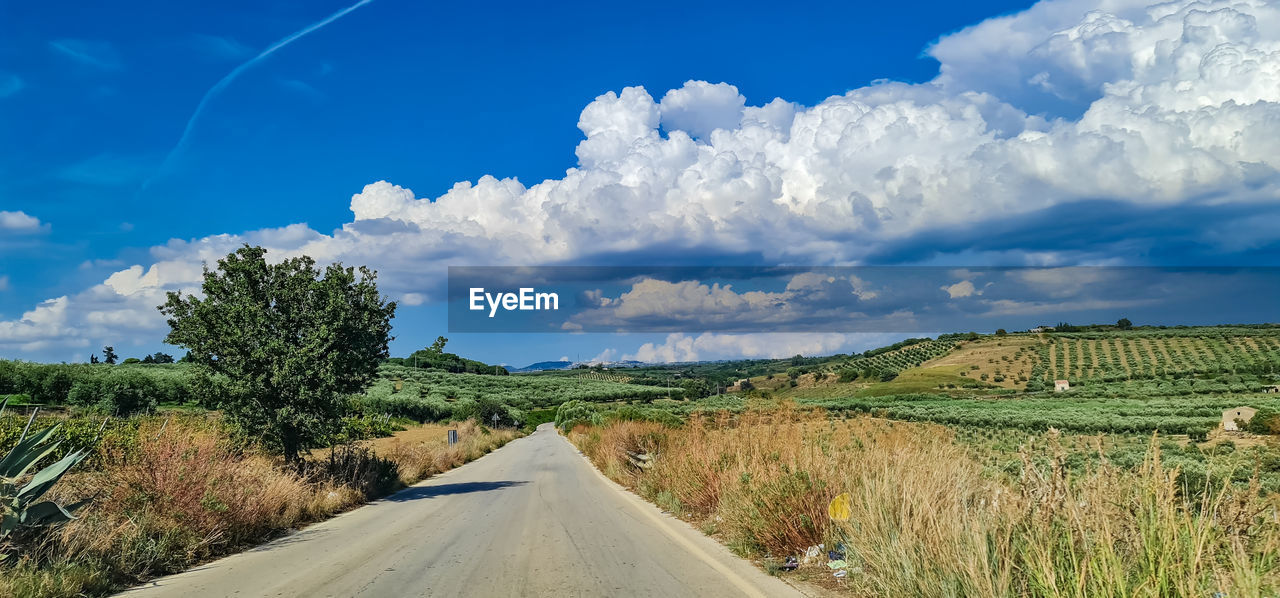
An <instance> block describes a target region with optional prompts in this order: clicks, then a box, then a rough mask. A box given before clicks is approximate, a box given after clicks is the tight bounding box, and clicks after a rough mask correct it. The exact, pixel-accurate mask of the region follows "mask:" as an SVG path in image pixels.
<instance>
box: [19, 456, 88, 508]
mask: <svg viewBox="0 0 1280 598" xmlns="http://www.w3.org/2000/svg"><path fill="white" fill-rule="evenodd" d="M88 455H89V453H87V452H85V451H84V450H83V449H81V450H78V451H76V452H74V453H70V454H68V455H67V456H65V457H63V458H62V459H61V460H60V461H58V462H57V463H54V464H53V465H50V466H48V467H46V468H44V469H41V470H40V471H39V472H36V475H34V476H32V477H31V481H30V482H27V485H26V486H23V487H22V489H21V490H19V491H18V502H19V504H21V505H27V504H30V503H31V502H32V501H34V500H35V499H37V498H40V496H41V495H43V494H44V493H45V492H47V491H48V490H49V488H52V487H53V485H54V484H56V483H58V480H60V479H62V476H63V475H65V474H66V473H67V471H68V470H70V469H71V468H72V467H75V466H76V464H77V463H79V462H81V461H83V460H84V458H85V457H87V456H88Z"/></svg>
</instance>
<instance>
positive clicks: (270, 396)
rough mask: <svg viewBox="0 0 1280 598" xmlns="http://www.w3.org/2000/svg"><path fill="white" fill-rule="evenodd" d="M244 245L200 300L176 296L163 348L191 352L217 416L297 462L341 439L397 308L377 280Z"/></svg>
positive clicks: (165, 308) (383, 351) (212, 274)
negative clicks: (336, 434)
mask: <svg viewBox="0 0 1280 598" xmlns="http://www.w3.org/2000/svg"><path fill="white" fill-rule="evenodd" d="M266 253H267V252H266V250H265V249H263V248H261V247H251V246H249V245H245V246H244V247H241V248H240V249H238V250H236V251H235V253H232V254H229V255H227V257H225V258H223V259H221V260H218V267H217V269H216V270H210V269H209V268H208V267H207V266H206V267H205V270H204V284H203V285H202V287H201V288H202V290H203V294H204V297H203V298H199V297H195V296H192V295H188V296H186V297H183V296H182V295H181V294H180V293H175V292H170V293H169V294H168V300H167V301H166V302H165V304H164V305H162V306H160V311H161V312H163V313H164V314H165V315H166V316H168V317H169V327H170V332H169V335H168V337H166V339H165V342H166V343H169V344H171V345H180V346H183V347H186V348H188V349H190V351H191V353H190V356H191V358H192V360H193V362H194V363H195V364H196V367H197V368H198V369H200V370H203V371H204V373H205V374H207V375H206V376H205V377H204V379H205V380H206V383H208V384H209V385H210V387H211V388H213V389H216V394H217V399H216V400H217V403H218V406H219V407H221V408H222V409H223V411H224V412H225V413H226V414H227V416H229V417H230V419H231V420H232V421H234V422H235V423H236V424H238V425H239V426H240V427H241V428H243V429H244V430H245V431H246V432H248V433H249V434H250V435H252V436H255V437H258V438H262V439H263V440H264V441H266V444H267V445H268V446H269V447H272V448H275V449H276V450H279V451H280V452H281V453H282V454H283V455H284V456H285V458H286V459H288V460H289V461H291V462H296V461H298V460H299V459H300V458H299V455H300V453H301V451H303V450H305V449H307V448H310V447H312V446H315V445H316V443H317V442H318V441H319V440H320V439H322V438H323V437H324V436H326V435H327V434H329V433H331V432H332V431H334V430H335V429H336V426H337V425H338V424H339V423H340V419H341V417H342V415H344V412H345V409H346V402H345V400H344V398H345V397H346V395H350V394H353V393H357V392H361V391H363V390H364V389H365V388H366V387H367V386H368V384H369V383H370V382H371V381H372V379H373V377H374V375H375V374H376V373H377V369H378V363H379V362H380V361H381V360H383V359H386V358H387V343H388V342H390V340H391V336H390V331H391V318H392V317H394V315H395V308H396V305H395V303H393V302H389V301H386V300H385V298H383V297H382V296H380V295H379V294H378V288H377V286H376V285H375V284H374V280H375V279H376V278H377V275H376V274H375V273H374V272H372V271H370V270H368V269H367V268H364V267H361V268H360V269H359V270H358V271H357V270H354V269H352V268H344V267H342V266H341V265H340V264H333V265H330V266H328V267H327V268H325V269H324V270H323V272H322V271H321V270H320V269H319V268H317V267H316V265H315V260H313V259H311V258H310V257H307V256H303V257H298V258H290V259H287V260H284V261H283V262H281V263H279V264H268V263H267V261H266V257H265V256H266Z"/></svg>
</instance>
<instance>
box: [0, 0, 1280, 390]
mask: <svg viewBox="0 0 1280 598" xmlns="http://www.w3.org/2000/svg"><path fill="white" fill-rule="evenodd" d="M0 140H3V141H5V143H3V144H0V357H7V358H22V359H31V360H42V361H63V360H65V361H85V360H87V359H88V354H89V353H91V352H95V351H98V352H100V351H101V347H102V346H103V345H107V344H110V345H113V346H115V347H116V350H117V352H118V353H120V354H122V355H134V354H138V355H141V354H143V353H147V352H151V351H155V350H168V351H170V352H179V351H178V350H176V349H172V348H166V347H164V346H163V345H162V344H161V340H162V339H163V337H164V334H165V332H166V326H165V324H164V321H163V318H162V317H161V316H160V314H159V312H158V311H157V310H156V309H155V306H156V305H158V304H159V303H160V302H161V301H162V300H163V296H164V292H165V291H168V290H185V291H192V290H195V289H196V288H197V287H198V284H199V275H200V265H201V263H202V262H210V263H212V262H213V261H215V260H216V259H217V258H218V257H220V256H221V255H225V254H226V253H227V252H229V251H231V250H233V249H234V248H235V247H237V246H239V245H240V244H242V243H246V242H248V243H252V244H260V245H263V246H265V247H267V248H268V250H269V251H270V254H269V255H271V256H274V257H275V258H284V257H288V256H291V255H297V254H302V253H305V254H308V255H312V256H313V257H316V258H317V259H318V260H321V261H324V262H328V261H341V262H343V263H345V264H350V265H359V264H365V265H369V266H370V267H372V268H374V269H376V270H378V271H379V286H380V288H381V289H382V290H383V291H384V292H385V293H386V294H387V295H388V296H389V297H391V298H392V299H394V300H396V301H397V302H398V303H399V305H400V307H399V309H398V312H397V318H396V320H395V329H394V334H395V335H396V337H397V338H396V340H395V341H394V342H393V344H392V352H393V354H407V353H408V352H410V351H412V350H413V349H416V348H419V347H422V346H424V345H426V344H429V343H430V342H431V340H433V339H434V338H435V337H436V336H437V335H439V334H446V335H448V336H450V339H451V340H450V349H452V350H455V351H458V352H460V353H463V354H466V355H468V356H471V357H475V358H478V359H483V360H487V361H490V362H495V363H509V364H514V365H522V364H524V363H529V362H532V361H540V360H545V359H557V358H560V357H568V358H570V359H591V358H593V357H601V356H606V357H630V358H646V359H656V360H663V359H677V360H687V359H719V358H733V357H744V356H745V357H766V356H783V355H791V354H795V353H806V354H815V353H832V352H837V351H840V352H847V351H853V350H860V349H865V348H869V347H872V346H876V345H877V344H881V343H882V342H883V341H885V340H886V339H889V338H891V337H892V335H886V334H863V335H858V334H836V333H831V334H816V333H798V332H797V333H776V334H772V335H765V334H750V333H734V334H729V333H717V332H710V331H703V330H696V329H691V330H689V331H687V332H672V333H663V334H655V333H637V334H570V333H543V334H520V335H509V334H493V333H489V334H485V333H458V334H452V335H449V333H448V332H447V326H448V321H447V315H446V309H445V305H444V303H443V299H444V298H443V296H442V292H441V289H442V288H443V285H444V280H445V277H446V274H447V267H448V266H450V265H470V266H486V265H520V266H538V265H578V264H585V265H604V266H629V265H646V266H649V265H766V266H771V265H806V266H808V265H819V266H827V265H834V266H844V265H929V266H949V267H957V268H963V267H978V266H1079V265H1087V266H1095V265H1101V266H1117V265H1142V266H1145V265H1153V266H1182V265H1195V266H1275V265H1280V260H1278V259H1277V256H1280V228H1278V227H1276V226H1275V223H1276V222H1277V221H1278V220H1277V211H1280V201H1278V200H1280V197H1278V195H1280V192H1278V191H1277V183H1278V182H1280V175H1278V174H1277V168H1280V151H1277V150H1280V7H1277V6H1275V4H1274V3H1270V4H1269V3H1267V2H1263V1H1235V2H1190V1H1184V0H1174V1H1171V2H1161V3H1154V2H1151V1H1149V0H1142V1H1129V0H1046V1H1042V2H1039V3H1035V4H1031V3H1027V2H969V3H956V2H946V3H943V2H937V3H923V4H905V3H850V2H831V3H807V4H804V5H803V6H799V5H785V4H784V5H779V4H778V3H736V4H735V5H734V6H733V8H732V9H728V8H726V7H725V6H724V5H716V4H697V3H689V2H681V3H660V2H659V3H646V4H644V5H643V7H640V6H639V5H634V4H632V5H605V4H604V3H556V4H555V5H554V6H540V5H535V4H529V3H520V4H509V5H508V4H474V3H471V4H466V5H463V3H458V4H456V5H447V6H446V5H434V6H432V5H425V4H423V3H409V2H403V1H396V0H373V1H368V0H366V1H364V2H360V3H358V4H351V3H342V2H317V1H313V2H273V3H264V2H255V3H248V2H223V3H207V4H204V5H195V4H193V3H160V2H154V3H148V2H140V3H133V2H126V3H111V4H105V5H82V4H80V3H77V4H74V5H69V4H65V3H60V2H46V3H27V4H22V5H19V4H18V3H14V2H3V3H0ZM957 282H960V281H957ZM947 297H948V298H949V296H947ZM1224 312H1226V313H1223V314H1222V317H1223V318H1224V321H1232V320H1231V318H1230V315H1231V314H1230V310H1226V309H1224ZM1119 315H1127V316H1129V317H1131V318H1132V319H1134V320H1135V322H1137V323H1143V321H1142V317H1141V314H1140V312H1139V313H1126V314H1117V317H1118V316H1119ZM1135 316H1136V317H1135ZM1152 317H1154V316H1152ZM1149 320H1150V318H1149ZM1153 323H1155V322H1153ZM1159 323H1169V324H1174V323H1178V322H1159ZM899 336H902V335H899ZM645 347H648V349H645Z"/></svg>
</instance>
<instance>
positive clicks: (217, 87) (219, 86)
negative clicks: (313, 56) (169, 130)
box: [138, 0, 373, 194]
mask: <svg viewBox="0 0 1280 598" xmlns="http://www.w3.org/2000/svg"><path fill="white" fill-rule="evenodd" d="M370 2H373V0H360V1H359V2H356V3H355V4H352V5H351V6H348V7H346V8H344V9H342V10H339V11H338V12H335V13H333V14H331V15H329V16H327V17H325V18H323V19H321V20H319V21H316V22H315V23H312V24H310V25H307V26H306V27H303V28H302V29H300V30H298V31H296V32H294V33H292V34H290V35H289V36H288V37H286V38H284V39H282V40H280V41H278V42H276V43H274V44H271V45H270V46H268V47H267V49H265V50H263V51H262V52H260V53H258V55H257V56H254V57H253V58H250V59H249V60H246V61H245V62H244V63H243V64H241V65H240V66H237V67H236V68H235V69H233V70H232V71H231V72H230V73H227V74H226V76H224V77H223V78H221V79H219V80H218V82H217V83H214V84H213V87H210V88H209V91H206V92H204V96H203V97H201V98H200V103H199V104H196V110H195V112H192V113H191V118H189V119H187V126H186V127H185V128H183V129H182V137H179V138H178V143H177V144H176V145H174V146H173V149H171V150H169V153H168V154H166V155H165V157H164V161H163V162H161V163H160V168H159V169H157V170H156V172H155V174H152V175H151V176H150V177H148V178H147V180H145V181H143V182H142V188H140V189H139V190H138V193H139V194H141V193H142V192H143V191H146V190H147V187H149V186H151V181H153V180H155V179H156V177H158V176H160V175H162V174H164V173H165V171H167V170H168V169H169V163H170V162H172V161H173V158H174V156H177V155H178V154H180V153H182V150H183V149H184V148H185V147H186V145H187V138H188V137H190V136H191V129H193V128H195V124H196V121H197V120H199V119H200V114H202V113H203V112H204V107H205V106H206V105H207V104H208V103H209V101H210V100H212V99H213V97H214V96H216V95H218V94H219V93H221V92H222V90H224V89H226V88H227V86H228V85H231V82H232V81H235V80H236V77H239V76H240V73H243V72H245V71H246V70H248V69H249V68H250V67H252V66H253V65H255V64H257V63H259V62H261V61H262V59H264V58H266V57H268V56H270V55H272V54H274V53H275V51H276V50H279V49H280V48H283V47H285V46H287V45H289V44H291V43H293V42H294V41H296V40H297V39H299V38H301V37H303V36H305V35H307V34H308V33H311V32H312V31H315V30H317V29H319V28H321V27H324V26H325V25H328V24H329V23H332V22H334V21H336V20H338V19H341V18H342V17H344V16H346V14H347V13H349V12H351V11H353V10H355V9H357V8H360V7H361V6H364V5H366V4H368V3H370Z"/></svg>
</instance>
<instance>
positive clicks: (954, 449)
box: [0, 324, 1280, 596]
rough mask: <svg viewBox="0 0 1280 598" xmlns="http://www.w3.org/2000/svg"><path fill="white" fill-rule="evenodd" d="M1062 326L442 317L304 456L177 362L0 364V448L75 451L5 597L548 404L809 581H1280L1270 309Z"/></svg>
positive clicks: (1246, 591) (48, 589)
mask: <svg viewBox="0 0 1280 598" xmlns="http://www.w3.org/2000/svg"><path fill="white" fill-rule="evenodd" d="M1062 328H1064V329H1065V330H1064V331H1059V330H1048V331H1041V332H1026V331H1013V332H1005V331H1003V330H1001V331H999V332H998V333H997V334H976V333H957V334H948V335H942V336H940V337H936V338H915V339H908V340H906V341H902V342H899V343H895V344H894V345H891V346H886V347H884V348H880V349H875V350H869V351H866V352H863V353H858V354H839V355H833V356H814V357H805V356H799V355H797V356H795V357H793V358H790V359H771V360H753V361H737V362H735V361H726V362H708V363H690V364H673V365H635V366H630V367H614V368H608V369H606V368H602V367H600V366H586V365H584V366H581V367H578V368H571V369H563V370H554V371H542V372H531V373H516V374H510V373H508V372H507V371H506V370H505V369H502V368H499V367H494V366H488V365H485V364H482V363H480V362H475V361H473V360H467V359H464V358H461V357H458V356H456V355H454V354H451V353H448V352H447V351H446V348H447V345H446V344H445V343H446V342H447V341H446V340H445V339H443V338H442V339H439V340H438V341H437V343H436V344H435V345H434V346H433V347H428V348H427V349H424V350H422V351H420V352H417V353H415V354H414V355H411V356H409V358H407V359H405V358H396V359H394V360H390V359H388V360H386V361H384V363H383V364H382V365H380V366H379V367H377V369H376V373H375V374H374V375H372V376H371V377H370V378H369V381H368V384H367V386H366V387H365V388H364V389H363V390H362V391H360V392H356V393H353V394H350V395H348V396H347V397H346V398H344V399H342V406H341V409H340V419H339V420H338V422H337V424H338V425H336V426H333V427H331V428H330V430H331V431H330V432H329V433H327V434H325V435H322V436H317V437H315V438H314V442H311V443H310V444H309V445H308V446H309V447H311V448H308V449H307V450H308V451H309V452H307V453H305V454H304V455H303V457H301V458H300V460H299V461H297V462H296V463H292V462H287V461H282V460H279V459H275V458H273V457H272V454H273V452H274V454H279V453H278V452H276V451H278V450H279V448H275V449H273V448H272V447H271V446H270V445H269V444H264V443H263V442H261V441H259V440H255V439H254V437H253V436H250V435H246V434H245V433H244V432H245V430H244V427H243V425H242V424H238V423H237V422H236V421H235V420H234V419H229V418H228V417H226V416H225V415H223V414H222V412H221V411H220V410H219V398H218V395H217V394H211V391H209V390H208V389H209V388H210V386H209V383H208V382H207V381H202V379H201V378H202V376H208V375H210V373H209V368H208V366H201V365H199V364H198V363H195V362H194V360H193V362H192V363H172V364H152V363H145V364H144V363H128V364H123V363H117V364H107V363H99V364H80V365H74V364H71V365H68V364H36V363H29V362H21V361H4V362H0V385H2V386H0V393H3V396H5V397H7V399H6V400H7V403H8V405H7V409H6V411H5V413H4V414H3V416H0V438H3V445H2V446H0V449H4V450H5V451H8V450H10V449H12V448H13V447H14V446H15V444H17V443H18V441H19V438H20V437H22V435H23V434H24V432H25V433H26V435H27V437H32V436H33V435H34V436H40V437H41V438H43V444H41V445H39V446H40V447H42V448H40V458H39V459H38V460H37V461H36V462H32V463H26V465H25V467H27V471H26V472H25V473H26V475H25V478H27V479H29V478H30V472H32V471H36V470H38V469H39V467H42V466H47V465H50V464H51V463H53V462H55V461H57V462H58V464H62V463H66V461H59V460H60V459H63V458H64V457H65V456H66V455H73V456H74V455H76V454H82V458H76V459H74V460H73V462H72V465H71V467H70V468H69V469H68V470H67V471H65V472H63V471H61V470H59V471H58V472H57V473H58V476H59V477H58V478H56V481H57V483H56V485H54V486H53V487H51V488H49V489H48V490H47V498H51V499H52V500H53V501H55V502H56V503H57V504H61V505H77V506H76V507H75V519H74V520H71V521H66V522H64V523H60V524H57V525H39V526H31V525H27V526H23V525H16V526H12V525H11V524H7V526H11V527H7V528H6V535H5V550H6V552H5V554H6V556H7V557H8V558H7V559H6V563H5V565H4V567H5V568H6V569H5V571H6V575H5V577H4V581H3V584H4V585H3V590H4V592H5V593H7V594H12V595H16V596H75V595H82V594H86V593H87V594H101V593H104V592H108V591H111V590H113V589H117V588H121V587H124V586H127V585H130V584H134V583H138V582H141V581H145V580H147V579H150V578H152V577H155V576H159V575H164V574H167V573H173V572H177V571H181V570H182V569H184V568H187V567H190V566H193V565H196V564H199V563H201V562H204V561H206V560H208V559H210V558H214V557H217V556H218V555H221V554H226V553H227V552H229V551H235V550H240V549H243V548H245V547H248V546H251V545H253V544H255V543H257V542H261V541H264V540H267V539H270V538H272V537H274V536H276V535H278V534H280V533H281V532H283V531H286V530H288V529H291V528H294V527H297V526H300V525H305V524H307V523H309V522H314V521H318V520H320V519H323V518H325V517H328V516H331V515H333V514H335V513H338V512H341V511H343V510H346V509H349V508H352V507H354V506H357V505H359V504H361V503H363V502H364V501H367V500H370V499H374V498H377V497H379V496H383V495H385V494H386V493H388V492H392V491H394V490H396V489H397V488H401V487H404V485H406V484H412V483H414V482H416V481H418V480H420V479H423V478H426V477H428V476H431V475H432V474H434V473H437V472H441V471H445V470H448V469H449V468H451V467H456V466H457V465H459V464H461V463H464V462H466V461H468V460H470V459H474V458H476V457H478V456H479V455H482V454H484V453H485V452H488V451H490V450H493V449H495V448H497V447H500V446H502V445H503V444H505V443H506V442H508V441H509V440H511V439H512V438H514V437H518V436H520V435H522V434H526V433H528V432H531V431H532V430H533V428H535V427H537V426H538V425H539V424H541V423H544V422H554V424H555V425H556V426H557V428H558V429H559V430H560V432H561V433H562V434H563V435H564V436H566V437H567V439H569V440H570V441H572V442H573V443H574V444H575V445H576V446H577V447H578V448H580V449H581V450H582V451H583V453H584V454H586V455H587V456H588V457H589V458H590V459H591V461H592V462H593V463H594V464H595V465H596V466H597V467H598V468H599V469H600V470H601V471H602V472H603V473H605V474H606V475H607V476H608V477H610V478H612V479H614V480H615V481H618V482H619V483H621V484H623V485H624V486H626V487H627V488H630V489H631V490H633V491H634V492H636V493H638V494H639V495H641V496H643V497H644V498H646V499H648V500H650V501H652V502H654V503H655V504H656V505H658V506H659V507H660V508H662V509H663V510H665V511H666V512H668V513H671V514H673V515H675V516H677V517H679V518H681V519H684V520H686V521H689V522H691V523H692V524H694V525H695V526H697V527H698V528H699V529H701V530H702V531H703V532H704V533H706V534H709V535H711V536H713V537H714V538H716V539H717V540H719V541H721V542H723V543H724V544H725V545H727V546H728V547H729V548H730V549H732V550H733V551H734V552H735V553H737V554H739V555H740V556H742V557H745V558H748V559H750V560H753V561H755V562H757V563H759V564H760V566H762V567H764V568H766V569H767V570H768V571H769V572H771V573H772V574H774V575H778V576H782V577H783V578H784V579H791V580H794V581H796V582H797V583H804V584H810V587H815V588H819V589H820V590H821V591H824V592H831V593H834V594H843V593H848V594H852V595H956V596H1026V595H1033V596H1066V595H1073V596H1074V595H1090V596H1092V595H1131V596H1173V595H1179V596H1203V595H1211V594H1213V593H1215V592H1220V593H1222V594H1224V595H1231V596H1237V595H1269V594H1270V593H1273V592H1274V591H1276V589H1277V588H1278V587H1280V585H1278V584H1280V568H1278V567H1277V559H1278V558H1280V520H1278V519H1277V517H1278V515H1277V513H1280V511H1278V509H1280V392H1277V391H1278V390H1280V327H1276V326H1270V325H1257V326H1239V325H1236V326H1221V327H1174V328H1163V327H1162V328H1154V327H1132V326H1130V325H1127V324H1126V325H1124V326H1122V327H1121V326H1116V325H1095V326H1079V327H1070V326H1062ZM161 360H162V361H167V359H164V358H161ZM129 361H133V360H129ZM152 361H154V359H153V360H152ZM415 362H416V363H417V365H416V366H415V365H414V363H415ZM406 364H407V365H406ZM467 369H471V370H473V371H472V372H467V371H466V370H467ZM481 372H483V373H481ZM671 380H678V383H671V385H670V386H667V385H666V384H667V381H671ZM1055 381H1066V384H1067V385H1069V388H1057V387H1055ZM214 392H216V391H214ZM1241 409H1244V410H1246V411H1247V413H1245V414H1241V415H1240V416H1239V417H1236V415H1237V414H1238V413H1239V411H1238V410H1241ZM449 429H454V430H457V431H458V433H459V436H460V443H459V444H457V445H452V446H451V445H448V444H446V443H445V442H444V440H445V436H446V434H445V432H446V431H447V430H449ZM38 430H51V432H50V433H49V435H48V436H47V438H45V437H43V436H42V435H41V434H40V433H39V432H36V433H35V434H33V433H32V432H33V431H38ZM379 438H381V439H382V440H378V439H379ZM396 438H401V439H403V441H395V440H396ZM391 441H394V442H391ZM43 447H47V448H48V450H46V449H45V448H43ZM21 450H22V449H19V451H21ZM73 451H83V453H75V452H73ZM27 460H28V461H29V459H27ZM7 461H8V459H7ZM32 465H34V466H35V467H30V466H32ZM53 467H54V468H57V465H54V466H53ZM6 475H10V474H6ZM23 478H24V475H22V474H21V473H20V475H18V476H16V477H14V478H11V479H12V480H13V481H9V482H7V483H9V484H11V485H10V486H6V487H9V488H17V487H18V486H21V483H20V480H21V479H23ZM15 482H18V483H17V485H13V484H15ZM250 488H252V489H253V490H252V491H249V490H248V489H250ZM85 499H88V502H87V503H81V502H80V501H82V500H85ZM833 501H835V502H836V503H837V504H839V505H843V506H841V507H840V508H841V509H843V510H841V511H839V512H833V511H832V504H833ZM30 508H31V507H28V509H30ZM70 508H71V507H68V509H70ZM54 519H56V518H54ZM6 521H8V520H6ZM15 523H17V522H15Z"/></svg>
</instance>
